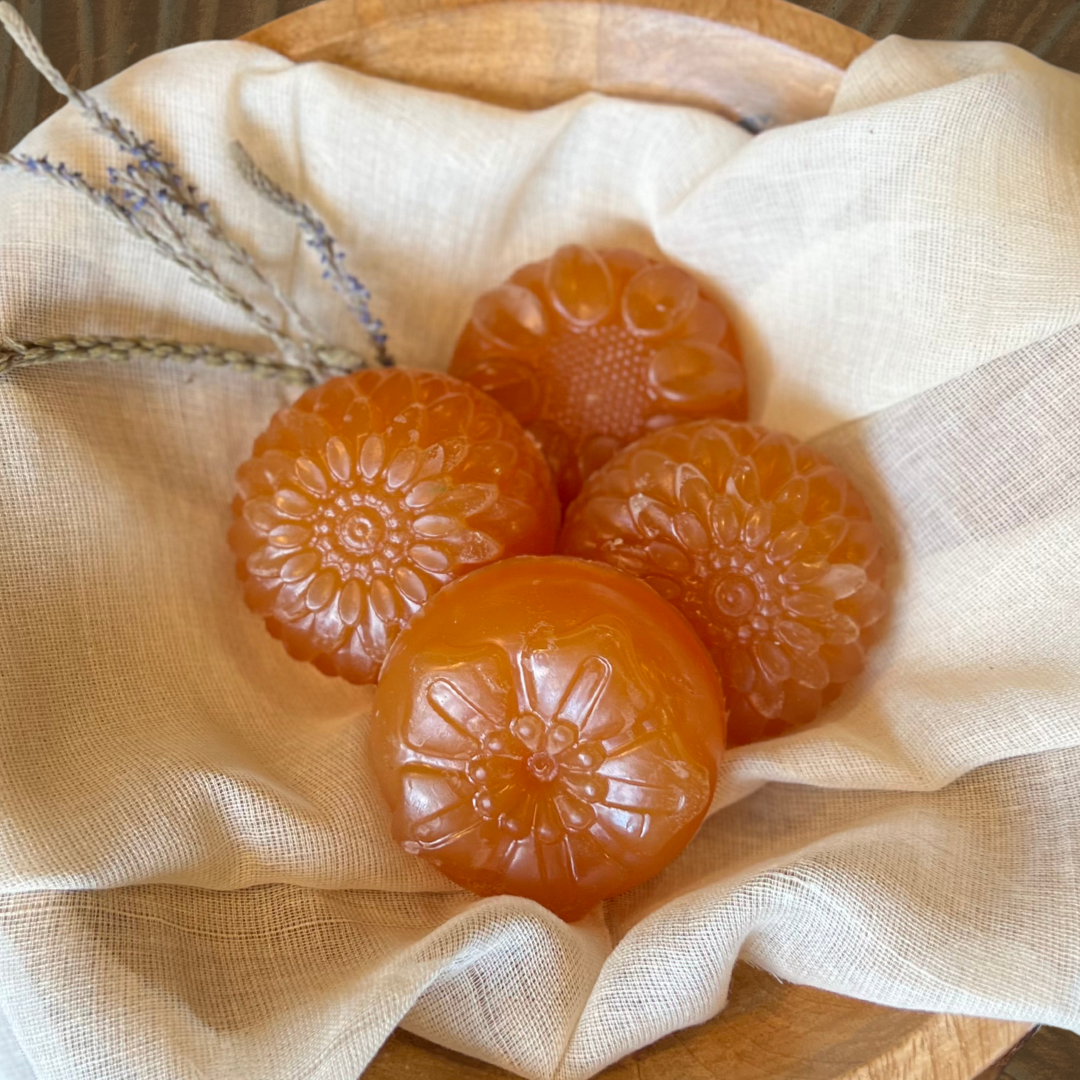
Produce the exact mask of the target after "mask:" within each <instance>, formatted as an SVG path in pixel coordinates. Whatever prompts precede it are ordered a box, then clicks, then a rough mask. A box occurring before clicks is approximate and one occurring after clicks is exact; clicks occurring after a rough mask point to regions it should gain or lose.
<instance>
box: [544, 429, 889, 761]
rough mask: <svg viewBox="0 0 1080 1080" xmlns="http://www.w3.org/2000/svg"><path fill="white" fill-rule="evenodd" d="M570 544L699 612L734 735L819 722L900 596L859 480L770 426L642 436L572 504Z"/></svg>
mask: <svg viewBox="0 0 1080 1080" xmlns="http://www.w3.org/2000/svg"><path fill="white" fill-rule="evenodd" d="M560 550H561V551H564V552H566V553H567V554H571V555H576V556H580V557H584V558H589V559H599V560H602V561H604V562H607V563H610V564H611V565H612V566H616V567H618V568H620V569H622V570H625V571H627V572H629V573H632V574H636V575H638V576H640V577H642V578H644V579H645V580H646V581H647V582H648V583H649V584H650V585H652V586H653V588H655V589H656V591H657V592H658V593H659V594H660V595H661V596H663V597H665V598H666V599H667V600H669V601H670V602H671V603H673V604H674V605H675V606H676V607H678V608H679V610H680V611H682V613H683V614H684V615H685V616H686V617H687V618H688V619H689V620H690V622H691V624H692V625H693V626H694V628H695V630H696V631H697V632H698V634H699V636H700V637H701V639H702V640H703V641H704V642H705V643H706V644H707V646H708V647H709V650H710V652H711V653H712V656H713V658H714V660H715V661H716V665H717V667H718V669H719V671H720V674H721V678H722V681H723V684H724V694H725V697H726V700H727V703H728V708H729V719H728V725H729V726H728V731H729V744H730V745H738V744H741V743H748V742H752V741H754V740H757V739H761V738H768V737H770V736H774V735H780V734H783V733H785V732H787V731H789V730H791V729H793V728H796V727H799V726H800V725H803V724H806V723H809V722H810V721H811V720H813V719H814V718H815V717H816V716H817V714H818V712H819V711H820V709H821V707H822V705H823V704H824V703H825V702H828V701H830V700H831V699H833V698H834V697H836V696H837V694H839V692H840V690H841V688H842V687H843V685H844V684H845V683H847V682H848V681H850V680H851V679H853V678H854V677H855V676H856V675H858V674H859V672H860V671H861V670H862V669H863V666H864V663H865V659H866V651H867V648H868V646H869V644H870V642H871V639H872V637H873V634H874V631H875V627H876V625H877V624H878V622H879V621H880V619H881V618H882V616H883V615H884V613H885V608H886V598H885V592H884V590H883V587H882V581H883V578H884V572H885V560H884V556H883V555H882V550H881V538H880V536H879V535H878V531H877V529H876V528H875V526H874V523H873V521H872V520H871V518H870V512H869V510H868V509H867V506H866V503H865V502H864V501H863V500H862V498H861V497H860V495H859V493H858V492H857V491H856V490H855V488H854V487H853V485H852V484H851V482H850V481H849V480H848V478H847V477H846V476H845V475H844V474H843V473H842V472H841V471H840V470H839V469H838V468H836V467H835V466H834V465H833V464H832V463H831V462H830V461H829V460H828V459H827V458H826V457H825V456H824V455H823V454H821V453H819V452H817V451H816V450H813V449H811V448H810V447H809V446H806V445H803V444H802V443H800V442H798V441H797V440H796V439H794V438H792V437H791V436H789V435H781V434H777V433H774V432H770V431H768V430H766V429H765V428H763V427H759V426H757V425H754V424H739V423H730V422H726V421H723V420H706V421H699V422H695V423H689V424H680V425H678V426H677V427H672V428H668V429H666V430H664V431H660V432H656V433H655V434H652V435H648V436H646V437H645V438H643V439H641V440H639V441H638V442H636V443H635V444H634V445H633V446H630V447H628V448H627V449H626V450H624V451H622V452H621V453H620V454H618V455H617V456H616V457H614V458H612V460H611V461H610V462H608V464H607V465H606V466H605V467H604V468H603V469H601V470H600V471H598V472H596V473H595V474H594V475H593V476H592V477H591V478H590V479H589V481H588V482H587V483H586V485H585V489H584V491H583V492H582V493H581V496H580V498H579V499H578V500H577V501H576V502H575V503H574V504H573V506H571V507H570V509H569V511H568V513H567V517H566V522H565V525H564V528H563V532H562V536H561V538H560Z"/></svg>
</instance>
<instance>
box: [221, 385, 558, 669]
mask: <svg viewBox="0 0 1080 1080" xmlns="http://www.w3.org/2000/svg"><path fill="white" fill-rule="evenodd" d="M236 482H237V495H236V498H235V499H234V501H233V515H234V522H233V526H232V529H231V530H230V532H229V543H230V545H231V546H232V549H233V551H234V553H235V554H236V557H237V573H238V574H239V576H240V578H241V580H242V581H243V582H244V599H245V601H246V602H247V605H248V607H250V608H251V609H252V611H254V612H256V613H258V614H259V615H261V616H263V618H264V619H265V620H266V625H267V627H268V629H269V630H270V632H271V633H272V634H273V635H274V636H275V637H278V638H280V639H281V640H282V641H283V642H284V644H285V647H286V648H287V649H288V651H289V653H290V655H292V656H294V657H296V658H297V659H299V660H309V661H311V662H312V663H314V664H315V665H316V666H317V667H318V668H319V669H320V670H321V671H324V672H326V673H328V674H333V675H342V676H344V677H345V678H346V679H348V680H350V681H352V682H357V683H366V682H374V681H375V679H376V677H377V675H378V671H379V667H380V665H381V664H382V662H383V659H384V658H385V656H386V652H387V649H389V647H390V645H391V644H392V643H393V642H394V640H395V639H396V638H397V636H398V635H399V634H400V632H401V630H402V628H403V627H404V626H405V625H406V624H407V623H408V622H409V620H410V619H411V618H412V616H413V615H414V614H415V613H416V612H417V611H418V610H419V609H420V608H421V606H422V605H423V604H424V603H425V602H426V601H427V600H428V599H429V598H430V597H431V596H433V595H434V594H435V593H437V592H438V591H439V589H441V588H442V587H443V586H444V585H446V584H447V582H450V581H453V580H454V579H455V578H458V577H460V576H461V575H462V574H465V573H467V572H468V571H470V570H475V569H476V568H477V567H479V566H483V565H485V564H487V563H490V562H494V561H495V560H496V559H503V558H506V557H508V556H513V555H521V554H527V553H532V554H545V553H547V552H550V551H551V550H552V547H553V545H554V542H555V536H556V532H557V529H558V521H559V504H558V500H557V498H556V495H555V490H554V487H553V484H552V480H551V475H550V473H549V471H548V468H547V465H546V464H545V463H544V460H543V458H542V457H541V455H540V453H539V451H538V450H537V448H536V446H535V444H534V443H533V441H532V440H531V439H529V438H528V437H527V436H526V435H525V433H524V432H523V431H522V429H521V426H520V425H519V424H518V422H517V421H516V420H515V419H514V418H513V417H512V416H511V415H510V414H509V413H507V412H506V411H505V410H504V409H503V408H502V407H501V406H499V405H498V404H497V403H496V402H494V401H493V400H492V399H491V398H489V397H487V396H486V395H484V394H482V393H480V392H479V391H477V390H476V389H475V388H474V387H472V386H470V385H468V384H467V383H463V382H460V381H459V380H457V379H455V378H452V377H450V376H448V375H441V374H437V373H435V372H430V371H416V370H413V371H408V370H380V371H360V372H357V373H355V374H351V375H346V376H341V377H339V378H336V379H332V380H330V381H329V382H327V383H325V384H323V385H322V386H319V387H316V388H314V389H312V390H308V391H307V392H306V393H305V394H304V395H303V396H302V397H301V398H300V399H299V400H298V401H297V402H296V404H294V405H292V406H290V407H288V408H285V409H282V410H281V411H280V412H278V413H277V414H276V415H275V416H274V417H273V418H272V419H271V421H270V425H269V427H268V428H267V429H266V431H264V432H263V433H262V434H261V435H260V436H259V437H258V438H257V439H256V440H255V448H254V452H253V454H252V457H251V458H250V459H249V460H248V461H246V462H244V464H243V465H241V466H240V468H239V470H238V472H237V475H236Z"/></svg>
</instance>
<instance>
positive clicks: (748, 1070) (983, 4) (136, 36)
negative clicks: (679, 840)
mask: <svg viewBox="0 0 1080 1080" xmlns="http://www.w3.org/2000/svg"><path fill="white" fill-rule="evenodd" d="M13 2H14V5H15V7H17V8H18V9H19V10H20V11H21V12H22V14H23V15H24V17H25V18H26V19H27V21H28V22H29V24H30V25H31V27H32V28H33V29H34V30H35V31H36V32H37V33H38V34H39V36H40V37H41V38H42V39H43V41H44V44H45V47H46V49H47V50H48V52H49V53H50V55H51V56H52V59H53V60H54V62H55V63H56V64H57V66H58V67H59V68H60V69H61V71H63V72H64V73H65V75H67V77H68V78H69V79H70V80H71V81H72V82H73V83H75V84H76V85H79V86H90V85H93V84H94V83H96V82H100V81H101V80H102V79H105V78H107V77H108V76H110V75H112V74H114V73H115V72H116V71H119V70H121V69H122V68H124V67H126V66H128V65H129V64H131V63H133V62H135V61H136V60H138V59H141V58H142V57H144V56H147V55H150V54H152V53H154V52H158V51H160V50H162V49H166V48H171V47H173V46H176V45H179V44H182V43H184V42H187V41H196V40H205V39H210V38H234V37H238V36H240V35H242V34H244V33H246V32H248V31H250V30H252V29H254V28H256V27H259V26H262V25H263V24H265V23H267V22H269V21H271V20H273V19H274V18H276V17H279V16H281V15H285V14H287V13H290V12H292V11H296V10H298V9H300V8H303V7H306V6H307V5H308V4H309V3H310V2H311V0H13ZM796 2H798V3H801V5H802V6H803V7H807V8H810V9H812V10H814V11H816V12H818V13H821V14H824V15H827V16H830V17H832V18H834V19H837V20H839V21H841V22H843V23H845V24H847V25H848V26H850V27H853V28H855V29H858V30H860V31H862V32H864V33H866V34H869V35H870V36H873V37H883V36H886V35H887V34H890V33H901V34H904V35H906V36H909V37H939V38H957V39H962V38H966V39H980V38H991V39H997V40H1003V41H1011V42H1013V43H1015V44H1019V45H1022V46H1023V47H1025V48H1027V49H1029V50H1030V51H1032V52H1034V53H1035V54H1036V55H1039V56H1042V57H1044V58H1046V59H1048V60H1050V61H1051V62H1053V63H1056V64H1058V65H1060V66H1062V67H1067V68H1071V69H1072V70H1080V0H796ZM658 6H659V5H658ZM663 6H666V5H663ZM59 104H60V98H59V97H58V95H56V94H55V93H54V92H53V91H52V90H51V89H50V88H49V87H47V86H45V85H44V84H43V83H42V82H41V80H40V79H39V78H38V77H37V75H36V73H34V72H33V70H32V69H31V68H30V67H29V66H28V65H27V64H26V63H25V61H23V60H22V58H21V57H20V56H18V54H17V53H14V54H13V50H12V48H11V44H10V42H9V41H8V40H7V39H6V37H4V38H3V39H2V40H0V149H5V150H6V149H8V148H10V147H11V146H12V145H14V143H15V142H17V141H18V139H20V138H21V137H22V135H23V134H25V133H26V132H27V131H29V130H30V128H31V127H33V126H34V125H35V124H36V123H38V122H40V121H41V120H42V119H44V118H45V117H46V116H47V115H49V114H50V113H51V112H52V111H54V110H55V109H56V108H57V107H58V106H59ZM793 1006H794V1007H793ZM1026 1029H1027V1025H1024V1024H1012V1025H1008V1024H1001V1023H998V1022H993V1021H979V1020H973V1019H971V1018H958V1017H949V1016H929V1015H928V1014H922V1013H914V1012H912V1013H901V1012H898V1011H897V1010H894V1009H885V1008H882V1007H879V1006H874V1005H868V1004H866V1003H864V1002H858V1001H852V1000H850V999H847V998H842V997H838V996H836V995H833V994H826V993H824V992H822V991H817V990H811V989H809V988H805V987H792V986H786V985H784V984H781V983H779V982H778V981H777V980H775V979H773V978H772V977H771V976H769V975H767V974H765V973H763V972H760V971H756V970H754V969H751V968H749V967H746V966H743V965H740V967H738V968H737V969H736V974H735V978H734V981H733V985H732V994H731V1004H730V1005H729V1007H728V1008H727V1009H726V1010H725V1011H724V1012H723V1013H722V1014H721V1015H720V1016H718V1017H716V1018H715V1019H714V1020H712V1021H710V1022H708V1023H706V1024H703V1025H700V1026H699V1027H696V1028H691V1029H687V1030H685V1031H681V1032H677V1033H675V1034H674V1035H671V1036H668V1037H667V1038H666V1039H663V1040H661V1041H660V1042H658V1043H656V1044H654V1045H653V1046H650V1047H647V1048H645V1049H644V1050H642V1051H639V1052H638V1053H636V1054H634V1055H632V1056H631V1057H629V1058H626V1059H625V1060H624V1061H622V1062H619V1063H618V1064H616V1065H614V1066H612V1067H611V1068H610V1069H608V1070H607V1071H605V1072H604V1073H603V1074H602V1076H603V1078H604V1080H676V1078H677V1080H720V1078H723V1080H994V1078H1000V1080H1076V1078H1077V1077H1080V1038H1078V1037H1077V1036H1075V1035H1072V1034H1070V1033H1068V1032H1063V1031H1058V1030H1055V1029H1042V1030H1041V1031H1039V1032H1038V1033H1037V1034H1036V1035H1035V1036H1034V1037H1032V1038H1030V1039H1028V1040H1027V1042H1026V1043H1025V1044H1024V1045H1023V1047H1022V1048H1021V1049H1020V1050H1019V1052H1017V1053H1015V1054H1013V1056H1011V1058H1010V1059H1009V1060H1008V1061H1006V1060H1005V1056H1004V1055H1008V1054H1009V1053H1010V1051H1011V1050H1012V1049H1013V1047H1014V1044H1015V1043H1016V1041H1017V1040H1018V1039H1020V1038H1021V1036H1023V1034H1024V1032H1025V1031H1026ZM509 1076H510V1074H509V1073H506V1072H504V1071H502V1070H500V1069H497V1068H494V1067H492V1066H488V1065H484V1064H482V1063H480V1062H476V1061H474V1060H472V1059H470V1058H466V1057H463V1056H461V1055H458V1054H454V1053H452V1052H450V1051H446V1050H443V1049H441V1048H439V1047H434V1046H432V1045H431V1044H429V1043H425V1042H424V1041H423V1040H421V1039H418V1038H416V1037H415V1036H411V1035H408V1034H406V1033H402V1032H399V1033H397V1034H396V1035H395V1036H394V1037H393V1038H392V1039H391V1040H390V1041H389V1042H388V1043H387V1045H386V1046H385V1047H384V1049H383V1051H382V1052H381V1053H380V1055H379V1056H378V1058H376V1060H375V1062H374V1063H373V1064H372V1066H371V1067H370V1068H369V1070H368V1071H367V1073H366V1074H365V1080H495V1078H505V1077H509Z"/></svg>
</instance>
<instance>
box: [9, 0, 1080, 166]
mask: <svg viewBox="0 0 1080 1080" xmlns="http://www.w3.org/2000/svg"><path fill="white" fill-rule="evenodd" d="M313 2H314V0H13V3H14V5H15V7H16V8H18V9H19V11H20V12H22V14H23V16H24V17H25V18H26V20H27V22H28V23H29V24H30V26H31V28H32V29H33V30H34V32H35V33H37V34H38V36H39V37H40V38H41V39H42V40H43V42H44V44H45V48H46V50H47V51H48V53H49V55H50V56H51V57H52V59H53V62H54V63H55V64H56V65H57V67H59V68H60V70H61V71H62V72H63V73H64V74H65V75H66V76H67V77H68V79H70V80H71V81H72V82H73V83H74V84H75V85H76V86H84V87H85V86H93V85H94V84H95V83H98V82H101V81H102V80H103V79H106V78H108V77H109V76H110V75H113V74H115V73H116V72H117V71H120V70H121V69H122V68H125V67H127V66H128V65H129V64H132V63H134V62H135V61H136V60H141V59H142V58H143V57H144V56H149V55H150V54H151V53H155V52H160V51H161V50H162V49H170V48H172V47H173V46H175V45H182V44H184V43H185V42H188V41H204V40H207V39H210V38H235V37H239V36H240V35H241V34H245V33H247V32H248V31H249V30H253V29H254V28H255V27H257V26H262V25H263V24H264V23H268V22H270V21H271V20H272V19H276V18H278V17H279V16H281V15H285V14H288V13H289V12H292V11H296V10H298V9H300V8H302V7H306V6H308V5H309V4H311V3H313ZM391 2H393V0H391ZM795 2H796V3H799V4H800V5H801V6H802V7H807V8H810V9H811V10H813V11H816V12H819V13H820V14H822V15H827V16H829V17H830V18H833V19H837V20H839V21H840V22H842V23H845V24H846V25H847V26H851V27H854V28H855V29H856V30H860V31H862V33H864V34H868V35H869V36H870V37H874V38H882V37H885V36H887V35H888V34H903V35H905V36H907V37H915V38H952V39H971V40H978V39H984V38H986V39H992V40H996V41H1009V42H1012V43H1013V44H1015V45H1022V46H1023V47H1024V48H1025V49H1028V50H1029V51H1031V52H1033V53H1034V54H1035V55H1036V56H1041V57H1043V58H1044V59H1046V60H1049V61H1050V62H1051V63H1054V64H1057V65H1059V66H1060V67H1065V68H1069V69H1070V70H1072V71H1080V0H795ZM59 105H60V97H59V95H57V94H56V93H54V92H53V90H52V89H50V88H49V87H48V86H46V85H44V84H43V83H42V81H41V79H39V78H38V76H37V74H36V72H34V70H33V69H32V68H31V67H30V66H29V65H28V64H27V63H26V62H25V61H23V60H22V58H21V57H19V56H18V55H17V54H16V55H15V56H13V55H12V49H11V43H10V42H9V41H8V40H7V39H6V38H3V40H0V150H9V149H10V148H11V147H12V146H14V145H15V143H16V142H18V140H19V139H21V138H22V137H23V135H25V134H26V133H27V132H28V131H29V130H30V129H31V128H32V127H33V126H34V125H35V124H37V123H39V122H40V121H41V120H43V119H44V118H45V117H46V116H48V115H49V114H50V113H51V112H53V111H54V110H55V109H56V108H57V107H58V106H59Z"/></svg>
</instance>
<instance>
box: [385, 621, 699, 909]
mask: <svg viewBox="0 0 1080 1080" xmlns="http://www.w3.org/2000/svg"><path fill="white" fill-rule="evenodd" d="M414 663H415V666H416V669H418V670H421V671H425V672H428V673H429V677H427V678H426V682H425V685H424V690H423V692H422V693H421V694H419V695H418V696H417V699H416V701H415V702H414V704H413V705H412V706H411V711H410V713H409V715H408V717H407V719H406V721H405V731H404V734H403V737H402V738H401V740H400V743H399V744H397V745H400V747H401V750H400V753H399V760H398V764H397V769H398V774H399V777H400V784H401V785H402V787H403V788H404V789H405V796H404V798H403V799H401V800H400V803H401V806H402V808H403V809H401V810H399V811H398V813H397V815H396V817H395V835H396V836H397V838H398V839H399V841H401V842H402V844H403V846H404V848H405V849H406V850H407V851H410V852H412V853H415V854H422V855H424V856H425V857H426V858H428V859H429V860H430V861H431V862H432V863H433V864H434V865H436V866H438V867H440V868H442V869H444V870H445V871H446V872H447V873H449V874H450V876H452V877H453V878H454V880H456V881H458V882H460V883H462V884H465V885H466V886H467V887H469V888H471V889H473V890H474V891H477V892H481V893H484V892H493V891H509V892H517V893H520V894H522V895H529V894H530V890H531V888H532V887H533V886H535V885H536V883H538V882H539V883H541V884H542V885H543V884H548V885H550V884H551V883H558V882H560V881H563V882H565V883H566V886H567V890H568V892H567V897H568V899H567V900H566V903H570V902H571V900H570V899H569V898H570V897H571V896H573V895H574V894H575V893H576V892H577V893H582V894H583V895H585V896H586V897H587V898H588V897H591V899H588V902H587V903H586V905H585V906H586V907H588V906H591V904H592V903H594V902H595V899H596V898H597V895H600V896H602V895H609V894H610V893H611V892H615V891H621V890H622V889H625V888H627V887H628V886H629V884H633V883H634V880H635V873H636V868H637V867H639V866H641V867H648V866H649V865H651V862H650V860H652V859H654V858H655V855H656V852H658V851H660V850H662V849H664V848H665V846H666V845H668V844H669V843H670V842H671V841H672V837H673V836H674V835H675V834H677V833H679V832H680V831H682V830H685V829H687V828H688V826H689V827H694V826H696V821H697V820H698V819H699V818H700V816H701V815H702V814H703V813H704V812H705V810H706V808H707V807H708V804H709V800H710V797H711V793H712V784H713V775H712V773H711V772H710V769H709V768H708V767H706V765H705V764H704V763H703V761H702V757H701V755H702V753H703V751H702V750H701V749H700V748H692V747H688V746H687V745H686V744H685V740H684V739H683V738H682V737H681V735H680V733H679V730H678V723H677V722H675V721H674V720H673V716H672V714H671V705H670V702H671V701H673V700H674V701H677V700H678V696H677V693H676V694H674V695H673V694H672V693H671V692H670V688H667V687H666V684H663V685H662V679H663V677H662V676H661V675H660V674H659V673H657V672H653V671H650V670H649V669H648V668H647V667H646V666H644V665H643V664H642V663H641V661H640V660H639V659H638V658H637V657H636V656H635V653H634V650H633V647H632V645H631V644H630V640H629V637H628V635H627V633H626V632H625V630H624V629H623V628H621V627H620V626H619V623H618V620H617V619H612V618H608V619H603V620H594V621H593V622H591V623H589V624H588V625H586V626H585V627H583V628H582V629H580V630H579V631H577V633H576V634H575V635H574V636H573V638H572V639H567V638H562V639H561V640H560V641H559V643H558V646H557V648H555V647H554V646H552V645H550V644H549V643H546V642H545V641H544V640H543V638H542V635H541V636H540V637H539V638H534V639H532V640H529V641H523V642H522V643H521V644H520V647H509V648H506V647H502V646H500V645H498V644H495V643H493V644H492V645H490V646H489V647H487V648H485V649H484V650H483V651H482V652H479V653H478V652H472V653H469V654H463V655H451V656H449V657H444V656H440V657H425V656H420V657H417V658H416V660H415V662H414ZM706 756H707V754H706ZM710 761H711V759H710ZM645 876H647V874H646V875H645ZM612 883H614V884H612ZM609 885H610V886H611V887H610V888H608V887H607V886H609ZM579 887H580V888H579ZM564 914H565V913H564ZM566 917H570V916H566Z"/></svg>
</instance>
